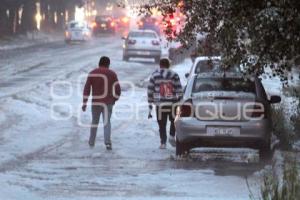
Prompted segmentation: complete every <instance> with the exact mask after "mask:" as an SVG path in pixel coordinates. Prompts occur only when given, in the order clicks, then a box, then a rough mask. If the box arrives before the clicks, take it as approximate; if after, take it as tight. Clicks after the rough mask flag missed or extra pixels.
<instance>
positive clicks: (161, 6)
mask: <svg viewBox="0 0 300 200" xmlns="http://www.w3.org/2000/svg"><path fill="white" fill-rule="evenodd" d="M154 8H155V9H157V10H159V11H160V12H161V13H162V15H163V16H164V17H165V18H166V17H167V16H168V15H170V14H172V13H174V12H175V11H176V9H179V10H180V12H181V13H182V14H183V15H184V16H185V19H186V20H185V21H186V23H185V25H184V27H183V28H182V29H181V30H180V31H175V32H174V31H173V32H172V30H170V29H169V30H165V32H166V33H167V34H168V35H169V36H172V35H176V36H177V39H178V40H179V41H181V42H182V44H184V45H187V44H191V43H194V42H195V34H196V33H205V34H207V40H208V41H209V43H210V44H217V46H218V48H219V50H220V52H222V56H223V57H224V64H225V67H229V66H231V65H233V64H235V63H244V64H245V65H246V71H247V72H248V73H258V74H261V73H263V72H264V67H265V66H270V67H271V69H272V74H271V75H274V76H275V75H278V76H280V77H281V80H282V81H283V82H285V83H286V82H287V81H288V80H287V77H286V76H287V75H286V74H287V72H288V71H290V69H291V67H292V66H294V64H295V60H296V59H297V58H299V55H300V31H299V30H300V1H298V0H253V1H249V0H185V1H183V0H150V1H149V2H147V3H145V4H144V5H143V6H141V8H140V12H141V13H143V14H144V13H151V12H152V10H153V9H154ZM210 46H211V45H210ZM249 58H251V59H249ZM252 59H253V60H252Z"/></svg>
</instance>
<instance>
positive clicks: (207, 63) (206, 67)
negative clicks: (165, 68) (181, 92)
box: [185, 56, 242, 78]
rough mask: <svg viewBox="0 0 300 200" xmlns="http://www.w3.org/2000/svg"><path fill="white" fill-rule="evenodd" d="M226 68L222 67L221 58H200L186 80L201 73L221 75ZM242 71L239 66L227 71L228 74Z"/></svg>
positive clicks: (196, 60)
mask: <svg viewBox="0 0 300 200" xmlns="http://www.w3.org/2000/svg"><path fill="white" fill-rule="evenodd" d="M223 71H224V68H223V67H222V66H221V57H220V56H211V57H208V56H199V57H197V58H196V59H195V61H194V63H193V65H192V67H191V69H190V72H189V73H186V74H185V77H186V78H189V77H191V76H193V75H197V74H201V73H210V72H212V73H220V72H223ZM241 71H242V66H240V65H238V67H237V66H234V67H231V68H229V69H226V72H227V73H228V72H229V73H240V72H241Z"/></svg>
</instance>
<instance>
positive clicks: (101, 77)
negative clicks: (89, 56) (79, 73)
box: [83, 67, 121, 104]
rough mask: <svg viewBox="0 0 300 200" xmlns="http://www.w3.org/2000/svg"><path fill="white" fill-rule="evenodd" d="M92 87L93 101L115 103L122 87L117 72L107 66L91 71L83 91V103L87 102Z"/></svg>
mask: <svg viewBox="0 0 300 200" xmlns="http://www.w3.org/2000/svg"><path fill="white" fill-rule="evenodd" d="M91 89H92V102H93V103H103V104H114V103H115V102H116V101H117V100H118V99H119V97H120V95H121V87H120V84H119V80H118V77H117V75H116V73H115V72H114V71H112V70H110V69H108V68H106V67H99V68H97V69H94V70H93V71H91V72H90V73H89V75H88V78H87V81H86V83H85V86H84V91H83V103H84V104H86V103H87V101H88V98H89V96H90V93H91Z"/></svg>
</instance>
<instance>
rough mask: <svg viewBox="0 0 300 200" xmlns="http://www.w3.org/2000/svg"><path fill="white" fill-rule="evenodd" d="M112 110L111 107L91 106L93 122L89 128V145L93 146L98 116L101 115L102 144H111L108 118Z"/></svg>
mask: <svg viewBox="0 0 300 200" xmlns="http://www.w3.org/2000/svg"><path fill="white" fill-rule="evenodd" d="M112 109H113V105H92V118H93V122H92V126H91V133H90V140H89V144H90V145H94V144H95V139H96V135H97V129H98V124H99V120H100V115H102V118H103V125H104V143H105V144H111V139H110V136H111V124H110V118H111V114H112Z"/></svg>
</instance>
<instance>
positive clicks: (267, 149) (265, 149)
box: [259, 142, 272, 162]
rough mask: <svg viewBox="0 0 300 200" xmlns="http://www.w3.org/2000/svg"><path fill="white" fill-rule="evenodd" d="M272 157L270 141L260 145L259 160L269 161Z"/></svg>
mask: <svg viewBox="0 0 300 200" xmlns="http://www.w3.org/2000/svg"><path fill="white" fill-rule="evenodd" d="M271 159H272V149H271V144H270V142H267V143H266V144H264V145H262V147H260V149H259V160H260V161H261V162H265V161H269V160H271Z"/></svg>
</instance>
